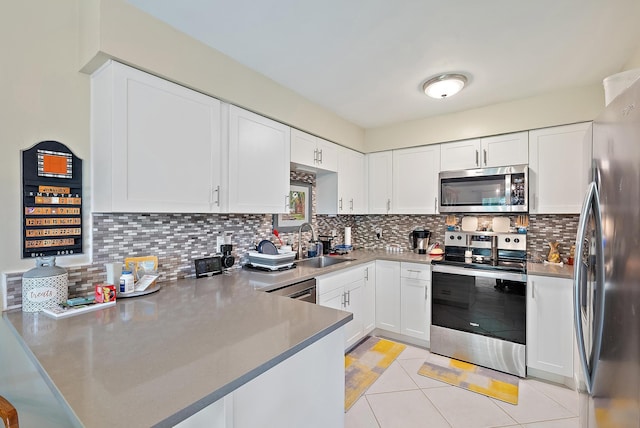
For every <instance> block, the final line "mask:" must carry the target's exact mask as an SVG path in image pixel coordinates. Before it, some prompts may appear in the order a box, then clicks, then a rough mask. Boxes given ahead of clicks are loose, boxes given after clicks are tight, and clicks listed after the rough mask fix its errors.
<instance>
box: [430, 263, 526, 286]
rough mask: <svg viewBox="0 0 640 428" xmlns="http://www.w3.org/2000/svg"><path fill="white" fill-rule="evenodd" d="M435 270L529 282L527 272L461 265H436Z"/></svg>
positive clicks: (433, 268)
mask: <svg viewBox="0 0 640 428" xmlns="http://www.w3.org/2000/svg"><path fill="white" fill-rule="evenodd" d="M431 270H432V271H433V272H441V273H450V274H454V275H465V276H477V277H481V278H492V279H506V280H507V281H518V282H527V274H526V273H516V272H501V271H495V270H483V269H472V268H465V267H459V266H448V265H440V264H437V265H434V266H433V267H432V269H431Z"/></svg>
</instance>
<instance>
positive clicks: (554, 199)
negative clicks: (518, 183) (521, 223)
mask: <svg viewBox="0 0 640 428" xmlns="http://www.w3.org/2000/svg"><path fill="white" fill-rule="evenodd" d="M591 140H592V133H591V123H578V124H574V125H564V126H555V127H552V128H544V129H536V130H533V131H529V212H530V213H532V214H579V213H580V209H581V208H582V199H583V197H584V193H585V191H586V188H587V184H588V182H589V171H590V166H591Z"/></svg>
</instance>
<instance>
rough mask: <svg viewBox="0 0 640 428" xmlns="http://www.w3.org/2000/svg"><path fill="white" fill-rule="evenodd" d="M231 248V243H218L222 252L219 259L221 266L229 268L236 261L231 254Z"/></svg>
mask: <svg viewBox="0 0 640 428" xmlns="http://www.w3.org/2000/svg"><path fill="white" fill-rule="evenodd" d="M232 250H233V245H231V244H222V245H220V251H221V252H222V257H221V259H220V261H221V262H222V267H223V268H226V269H228V268H230V267H231V266H233V264H234V263H235V262H236V258H235V257H233V256H232V255H231V251H232Z"/></svg>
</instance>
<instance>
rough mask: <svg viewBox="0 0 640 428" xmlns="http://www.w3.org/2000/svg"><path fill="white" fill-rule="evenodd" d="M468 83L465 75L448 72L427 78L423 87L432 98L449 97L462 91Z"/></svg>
mask: <svg viewBox="0 0 640 428" xmlns="http://www.w3.org/2000/svg"><path fill="white" fill-rule="evenodd" d="M466 83H467V77H466V76H465V75H463V74H455V73H446V74H440V75H438V76H436V77H432V78H431V79H429V80H427V81H426V82H425V83H424V85H422V89H423V90H424V93H425V94H427V95H428V96H430V97H431V98H449V97H450V96H452V95H455V94H457V93H458V92H460V91H461V90H462V88H464V85H465V84H466Z"/></svg>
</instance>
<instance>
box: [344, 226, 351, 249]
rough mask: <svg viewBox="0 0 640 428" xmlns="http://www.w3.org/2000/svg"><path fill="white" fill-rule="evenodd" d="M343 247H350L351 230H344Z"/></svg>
mask: <svg viewBox="0 0 640 428" xmlns="http://www.w3.org/2000/svg"><path fill="white" fill-rule="evenodd" d="M344 245H351V228H350V227H345V228H344Z"/></svg>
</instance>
